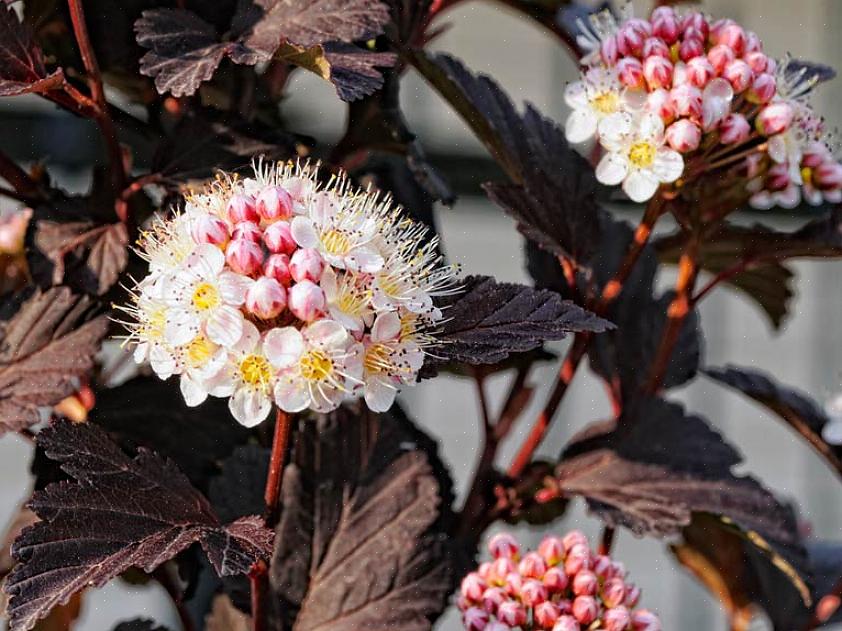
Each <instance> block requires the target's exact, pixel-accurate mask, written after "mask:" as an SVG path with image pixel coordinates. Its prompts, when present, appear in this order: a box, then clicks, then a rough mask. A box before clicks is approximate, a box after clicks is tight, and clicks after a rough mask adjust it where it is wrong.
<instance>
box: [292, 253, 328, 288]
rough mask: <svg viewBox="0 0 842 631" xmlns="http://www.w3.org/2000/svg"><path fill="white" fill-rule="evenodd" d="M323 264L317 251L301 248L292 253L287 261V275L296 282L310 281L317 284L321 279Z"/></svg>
mask: <svg viewBox="0 0 842 631" xmlns="http://www.w3.org/2000/svg"><path fill="white" fill-rule="evenodd" d="M324 268H325V262H324V259H323V258H322V255H321V254H319V252H318V250H314V249H313V248H301V249H300V250H296V251H295V252H293V254H292V256H291V257H290V259H289V273H290V274H292V279H293V280H294V281H296V282H301V281H302V280H311V281H313V282H314V283H317V282H318V281H319V279H320V278H321V277H322V270H324Z"/></svg>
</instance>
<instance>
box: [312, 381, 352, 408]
mask: <svg viewBox="0 0 842 631" xmlns="http://www.w3.org/2000/svg"><path fill="white" fill-rule="evenodd" d="M343 398H345V393H344V392H342V391H341V390H340V389H339V388H334V387H333V386H330V385H327V384H326V383H323V382H322V383H318V384H315V385H313V384H312V383H311V384H310V408H311V409H312V410H315V411H316V412H320V413H322V414H324V413H326V412H332V411H333V410H335V409H336V408H338V407H339V404H340V403H342V399H343Z"/></svg>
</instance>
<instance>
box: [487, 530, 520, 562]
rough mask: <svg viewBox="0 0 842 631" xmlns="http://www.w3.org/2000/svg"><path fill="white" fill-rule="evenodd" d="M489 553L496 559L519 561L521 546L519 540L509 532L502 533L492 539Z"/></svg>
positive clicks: (489, 544) (489, 543)
mask: <svg viewBox="0 0 842 631" xmlns="http://www.w3.org/2000/svg"><path fill="white" fill-rule="evenodd" d="M488 551H489V552H490V553H491V556H493V557H494V558H495V559H499V558H506V559H512V560H513V561H517V560H518V559H519V558H520V546H519V545H518V542H517V539H515V538H514V537H513V536H512V535H510V534H509V533H507V532H500V533H497V534H496V535H494V536H493V537H491V539H490V540H489V542H488Z"/></svg>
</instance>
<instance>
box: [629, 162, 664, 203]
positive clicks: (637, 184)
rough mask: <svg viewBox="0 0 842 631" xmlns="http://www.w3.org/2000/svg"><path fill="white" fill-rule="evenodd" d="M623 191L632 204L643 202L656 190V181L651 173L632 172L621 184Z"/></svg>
mask: <svg viewBox="0 0 842 631" xmlns="http://www.w3.org/2000/svg"><path fill="white" fill-rule="evenodd" d="M623 190H624V191H625V192H626V195H628V196H629V199H631V200H632V201H633V202H645V201H646V200H647V199H649V198H650V197H652V195H654V194H655V191H656V190H658V180H657V179H656V178H655V176H654V174H653V173H652V172H651V171H643V170H640V171H632V172H631V173H629V175H628V177H627V178H626V180H625V181H624V182H623Z"/></svg>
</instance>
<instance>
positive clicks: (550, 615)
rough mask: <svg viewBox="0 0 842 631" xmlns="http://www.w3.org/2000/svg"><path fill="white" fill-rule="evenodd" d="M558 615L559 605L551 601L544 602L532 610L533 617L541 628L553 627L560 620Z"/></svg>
mask: <svg viewBox="0 0 842 631" xmlns="http://www.w3.org/2000/svg"><path fill="white" fill-rule="evenodd" d="M558 617H559V611H558V606H557V605H556V604H555V603H551V602H542V603H541V604H539V605H538V606H536V607H535V610H534V611H533V612H532V618H533V619H534V621H535V624H537V625H538V628H539V629H552V628H553V625H555V623H556V622H557V621H558Z"/></svg>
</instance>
